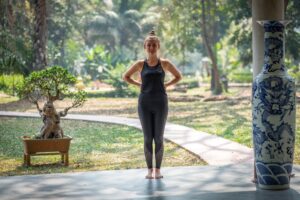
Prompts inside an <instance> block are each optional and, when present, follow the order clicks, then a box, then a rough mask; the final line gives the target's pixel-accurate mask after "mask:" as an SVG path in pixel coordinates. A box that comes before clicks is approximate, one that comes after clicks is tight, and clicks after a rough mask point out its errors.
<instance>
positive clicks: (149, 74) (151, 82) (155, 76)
mask: <svg viewBox="0 0 300 200" xmlns="http://www.w3.org/2000/svg"><path fill="white" fill-rule="evenodd" d="M141 78H142V86H141V93H142V94H159V93H163V94H166V90H165V87H164V81H165V72H164V70H163V68H162V66H161V63H160V59H158V63H157V65H155V66H152V67H150V66H149V65H148V63H147V61H146V60H145V61H144V66H143V69H142V72H141Z"/></svg>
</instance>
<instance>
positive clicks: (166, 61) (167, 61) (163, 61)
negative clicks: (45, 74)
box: [159, 58, 170, 64]
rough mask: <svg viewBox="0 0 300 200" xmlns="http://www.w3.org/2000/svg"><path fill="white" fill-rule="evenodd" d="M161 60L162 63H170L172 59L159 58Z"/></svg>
mask: <svg viewBox="0 0 300 200" xmlns="http://www.w3.org/2000/svg"><path fill="white" fill-rule="evenodd" d="M159 60H160V62H161V63H162V64H166V63H170V60H168V59H166V58H159Z"/></svg>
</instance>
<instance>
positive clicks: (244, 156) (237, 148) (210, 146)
mask: <svg viewBox="0 0 300 200" xmlns="http://www.w3.org/2000/svg"><path fill="white" fill-rule="evenodd" d="M0 116H17V117H40V116H39V114H38V113H27V112H6V111H0ZM64 119H73V120H84V121H97V122H106V123H114V124H122V125H128V126H132V127H136V128H138V129H141V124H140V121H139V120H138V119H132V118H125V117H116V116H102V115H79V114H68V115H67V116H66V117H64ZM249 134H250V133H249ZM164 136H165V139H167V140H169V141H171V142H174V143H176V144H178V145H180V146H181V147H183V148H185V149H187V150H188V151H190V152H192V153H194V154H196V155H198V156H199V157H201V158H202V159H203V160H205V161H206V162H207V163H208V164H209V165H229V164H237V163H250V164H251V163H253V151H252V149H251V148H248V147H246V146H244V145H241V144H238V143H236V142H232V141H230V140H227V139H224V138H221V137H217V136H214V135H210V134H208V133H204V132H201V131H196V130H194V129H192V128H188V127H186V126H182V125H177V124H172V123H167V125H166V128H165V135H164Z"/></svg>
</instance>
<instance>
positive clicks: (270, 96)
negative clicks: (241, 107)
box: [252, 21, 296, 189]
mask: <svg viewBox="0 0 300 200" xmlns="http://www.w3.org/2000/svg"><path fill="white" fill-rule="evenodd" d="M260 24H262V25H263V26H264V29H265V34H264V37H265V39H264V40H265V57H264V68H263V70H262V72H261V73H260V74H259V75H258V76H257V77H256V79H255V81H254V82H253V86H252V95H253V98H252V117H253V143H254V149H255V150H254V151H255V167H256V174H257V180H258V185H259V187H260V188H263V189H286V188H289V179H290V174H291V172H292V165H293V155H294V143H295V124H296V123H295V119H296V115H295V114H296V108H295V83H294V80H293V79H292V78H291V77H290V76H288V74H287V72H286V69H285V66H284V62H283V60H284V26H285V22H284V21H261V22H260Z"/></svg>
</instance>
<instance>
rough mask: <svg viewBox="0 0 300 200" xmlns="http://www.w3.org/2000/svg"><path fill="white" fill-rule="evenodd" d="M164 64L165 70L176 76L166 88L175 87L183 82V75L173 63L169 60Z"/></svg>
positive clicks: (163, 62)
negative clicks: (179, 82)
mask: <svg viewBox="0 0 300 200" xmlns="http://www.w3.org/2000/svg"><path fill="white" fill-rule="evenodd" d="M162 64H163V68H164V70H167V71H169V72H170V73H171V74H172V75H173V76H174V78H173V79H171V80H170V81H168V82H167V83H165V87H169V86H170V85H174V84H176V83H177V82H178V81H180V80H181V78H182V75H181V73H180V72H179V70H178V69H177V68H176V67H175V65H174V64H173V63H171V62H170V61H169V60H163V61H162Z"/></svg>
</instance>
